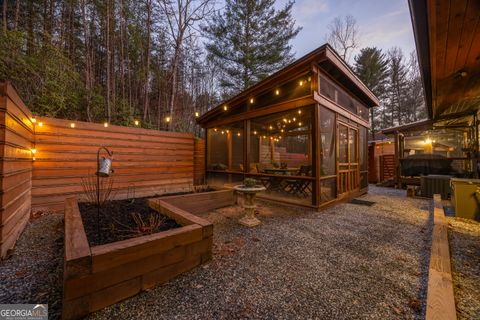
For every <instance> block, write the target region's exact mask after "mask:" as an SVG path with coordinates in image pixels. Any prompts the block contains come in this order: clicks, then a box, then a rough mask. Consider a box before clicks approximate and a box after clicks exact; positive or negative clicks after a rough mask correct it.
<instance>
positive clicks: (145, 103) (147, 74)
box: [143, 0, 152, 121]
mask: <svg viewBox="0 0 480 320" xmlns="http://www.w3.org/2000/svg"><path fill="white" fill-rule="evenodd" d="M145 4H146V9H147V21H146V27H147V46H146V48H145V59H146V67H145V82H144V86H143V95H144V96H143V121H146V120H147V116H148V106H149V105H148V104H149V99H148V98H149V97H148V91H149V90H148V88H149V81H150V47H151V39H150V37H151V32H152V30H151V29H152V26H151V25H152V1H151V0H147V1H146V3H145Z"/></svg>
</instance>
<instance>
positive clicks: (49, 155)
mask: <svg viewBox="0 0 480 320" xmlns="http://www.w3.org/2000/svg"><path fill="white" fill-rule="evenodd" d="M39 122H42V123H43V126H41V127H40V126H39V125H38V123H39ZM71 123H72V121H68V120H61V119H54V118H37V125H36V126H35V148H36V149H37V153H36V157H35V158H36V160H35V161H34V162H33V186H32V205H33V210H55V211H56V210H62V208H63V202H64V200H65V199H66V198H67V197H71V196H78V197H80V198H81V199H82V198H83V196H84V192H83V187H82V178H86V177H88V176H90V177H93V176H94V174H95V171H96V157H97V150H98V148H99V147H100V146H106V147H107V148H108V149H109V150H110V151H112V152H113V165H112V167H113V169H114V173H113V175H112V179H113V192H112V195H113V196H112V198H114V199H125V198H133V197H137V198H138V197H147V196H154V195H157V194H163V193H171V192H179V191H185V190H188V189H189V187H191V185H193V182H194V181H193V180H194V179H193V178H194V138H193V136H192V135H191V134H187V133H177V132H163V131H157V130H148V129H141V128H129V127H121V126H108V127H107V128H105V127H104V125H103V124H97V123H88V122H74V123H75V128H71ZM100 155H101V156H107V155H106V153H105V152H104V151H103V150H102V152H101V153H100Z"/></svg>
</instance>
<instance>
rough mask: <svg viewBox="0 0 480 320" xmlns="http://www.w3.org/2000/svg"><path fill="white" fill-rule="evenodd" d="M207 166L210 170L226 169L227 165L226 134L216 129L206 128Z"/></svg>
mask: <svg viewBox="0 0 480 320" xmlns="http://www.w3.org/2000/svg"><path fill="white" fill-rule="evenodd" d="M207 145H208V153H207V168H208V169H211V170H226V169H227V167H228V159H227V157H228V154H227V135H226V132H225V131H223V132H222V130H218V129H214V128H211V129H208V130H207Z"/></svg>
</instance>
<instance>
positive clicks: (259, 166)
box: [255, 163, 270, 190]
mask: <svg viewBox="0 0 480 320" xmlns="http://www.w3.org/2000/svg"><path fill="white" fill-rule="evenodd" d="M256 168H257V173H265V167H264V166H263V165H262V164H261V163H257V164H256ZM255 179H257V180H258V181H260V182H261V183H262V185H263V186H264V187H265V189H267V190H268V188H269V187H270V178H269V177H262V176H258V177H256V178H255Z"/></svg>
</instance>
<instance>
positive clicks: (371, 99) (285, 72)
mask: <svg viewBox="0 0 480 320" xmlns="http://www.w3.org/2000/svg"><path fill="white" fill-rule="evenodd" d="M314 64H316V65H318V66H320V67H321V68H322V69H324V70H325V71H326V72H328V73H332V76H333V77H334V78H336V79H337V80H338V81H340V82H341V83H343V84H345V85H346V86H348V88H349V89H350V90H351V91H352V93H353V94H354V95H355V96H356V97H357V98H358V99H360V100H361V101H362V102H363V103H365V105H366V106H367V107H369V108H371V107H375V106H378V105H379V103H380V102H379V100H378V98H377V97H376V96H375V94H373V93H372V92H371V91H370V89H368V87H367V86H366V85H365V84H363V82H362V81H361V80H360V79H359V78H358V77H357V76H356V75H355V73H354V72H353V70H352V69H351V68H350V67H349V66H348V65H347V64H346V63H345V62H344V61H343V60H342V59H341V58H340V56H339V55H338V54H337V53H336V52H335V50H334V49H333V48H332V47H331V46H330V45H329V44H324V45H323V46H321V47H319V48H317V49H315V50H314V51H312V52H310V53H308V54H306V55H305V56H303V57H301V58H300V59H298V60H296V61H294V62H293V63H292V64H290V65H288V66H287V67H285V68H283V69H281V70H280V71H277V72H276V73H274V74H272V75H271V76H269V77H267V78H265V79H264V80H262V81H260V82H258V83H257V84H255V85H253V86H251V87H250V88H248V89H246V90H244V91H242V92H240V93H239V94H237V95H236V96H234V97H232V98H230V99H228V100H226V101H223V102H222V103H220V104H219V105H218V106H216V107H215V108H213V109H211V110H210V111H208V112H206V113H205V114H203V115H202V116H200V117H199V118H197V123H199V124H204V123H206V122H208V121H209V120H210V119H212V118H215V116H216V115H218V114H221V113H222V112H223V111H222V110H223V106H224V105H228V107H229V109H230V108H235V106H236V105H239V104H240V103H242V102H244V101H245V100H247V99H248V98H249V97H251V96H255V95H257V94H259V93H261V92H264V91H266V90H270V89H271V88H273V87H275V86H276V85H278V83H279V82H284V81H286V80H287V79H290V78H293V77H294V76H295V75H298V74H299V73H301V72H307V71H309V70H311V69H312V65H314Z"/></svg>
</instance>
